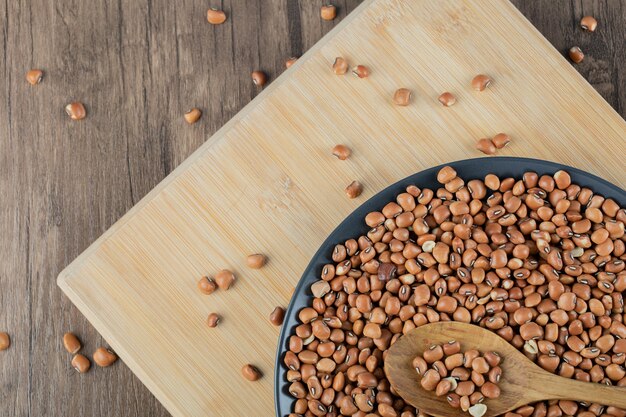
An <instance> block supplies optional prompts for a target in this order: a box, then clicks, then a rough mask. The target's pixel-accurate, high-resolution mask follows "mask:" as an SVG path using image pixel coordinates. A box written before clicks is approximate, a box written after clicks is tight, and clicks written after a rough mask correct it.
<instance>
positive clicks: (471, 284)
mask: <svg viewBox="0 0 626 417" xmlns="http://www.w3.org/2000/svg"><path fill="white" fill-rule="evenodd" d="M437 179H438V181H439V182H440V183H441V184H442V185H441V187H440V188H438V189H436V190H432V189H426V188H425V189H420V188H418V187H417V186H415V185H410V186H408V187H407V188H406V192H403V193H401V194H399V195H398V196H397V197H396V200H395V201H392V202H389V203H388V204H387V205H385V206H384V207H383V208H382V210H381V211H379V212H372V213H369V214H368V215H367V216H366V217H365V222H366V224H367V225H368V226H369V227H370V228H371V229H370V230H369V231H368V232H367V234H365V235H363V236H359V237H357V238H355V239H349V240H347V241H346V242H344V243H340V244H337V245H336V247H335V248H334V250H333V254H332V259H333V263H329V264H327V265H325V266H324V267H323V268H322V271H321V280H319V281H318V282H316V283H314V284H313V285H312V287H311V291H312V293H313V296H314V297H313V298H312V300H311V306H310V307H306V308H304V309H302V310H301V311H300V312H299V320H300V323H301V324H300V325H298V326H297V327H296V329H295V332H294V334H293V335H292V336H291V337H290V339H289V351H288V352H286V354H285V356H284V357H283V361H284V364H285V365H286V367H287V368H288V371H287V372H286V375H285V377H286V378H287V380H288V381H289V382H290V384H291V385H290V387H289V392H290V393H291V395H292V396H293V397H295V399H296V401H295V404H294V407H293V413H292V414H291V417H293V416H298V415H303V416H330V417H335V416H340V415H344V416H357V417H364V416H383V417H393V416H400V417H412V416H416V415H417V416H425V414H424V413H421V412H420V411H419V410H416V409H415V408H413V407H411V406H409V405H408V404H406V403H405V402H404V401H403V400H402V399H401V398H400V397H398V396H397V395H395V393H394V391H393V389H392V388H391V387H390V385H389V382H388V380H387V378H386V377H385V373H384V371H383V363H384V360H385V356H386V351H387V349H388V348H389V347H390V346H391V345H392V344H393V343H394V342H395V341H396V340H397V339H398V338H399V337H400V336H402V334H404V333H407V332H408V331H410V330H412V329H413V328H415V327H418V326H421V325H424V324H426V323H429V322H437V321H448V320H455V321H461V322H465V323H473V324H476V325H480V326H482V327H485V328H487V329H490V330H492V331H494V332H496V333H497V334H499V335H500V336H501V337H503V338H504V339H506V340H507V341H509V342H510V343H511V344H512V345H513V346H515V347H516V348H517V349H519V350H521V351H523V352H524V353H525V354H526V355H527V356H528V357H530V358H531V359H532V360H534V361H535V362H536V363H537V364H539V365H540V366H541V367H542V368H544V369H546V370H548V371H550V372H553V373H557V374H559V375H561V376H564V377H566V378H575V379H578V380H581V381H593V382H597V383H603V384H607V385H619V386H624V385H626V378H625V373H626V372H625V371H624V366H623V365H624V361H625V359H626V325H624V321H625V320H624V319H625V317H624V291H625V290H626V271H625V270H624V259H625V258H626V257H625V256H624V252H625V245H624V241H625V239H626V238H625V237H624V223H625V222H626V211H625V210H624V209H623V208H621V207H619V205H618V204H617V203H616V202H615V201H613V200H611V199H605V198H603V197H602V196H600V195H595V194H594V192H593V190H591V189H588V188H585V187H580V186H578V185H576V184H573V183H572V182H571V179H570V176H569V174H568V173H567V172H564V171H558V172H556V173H555V174H554V175H552V176H550V175H538V174H536V173H534V172H526V173H525V174H524V175H523V177H522V178H521V179H516V178H499V177H498V176H496V175H493V174H489V175H487V176H486V177H485V178H484V179H473V180H471V181H468V182H467V183H466V182H465V181H464V180H463V179H461V178H459V177H458V176H457V174H456V172H455V170H454V169H453V168H451V167H445V168H443V169H442V170H441V171H440V172H439V173H438V176H437ZM562 415H577V416H581V417H593V416H616V417H624V416H626V411H624V410H620V409H617V408H615V407H605V406H603V405H601V404H594V403H576V402H573V401H550V402H538V403H535V404H531V405H528V406H524V407H521V408H519V409H517V410H515V412H511V413H507V417H517V416H521V417H530V416H533V417H544V416H547V417H559V416H562Z"/></svg>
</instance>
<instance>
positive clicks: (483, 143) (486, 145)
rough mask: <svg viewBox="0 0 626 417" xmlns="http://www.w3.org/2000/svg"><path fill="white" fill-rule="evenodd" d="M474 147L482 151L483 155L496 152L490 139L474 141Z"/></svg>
mask: <svg viewBox="0 0 626 417" xmlns="http://www.w3.org/2000/svg"><path fill="white" fill-rule="evenodd" d="M476 149H478V150H479V151H481V152H482V153H484V154H485V155H493V154H494V153H496V146H495V145H494V144H493V142H492V141H491V139H488V138H483V139H480V140H479V141H478V142H476Z"/></svg>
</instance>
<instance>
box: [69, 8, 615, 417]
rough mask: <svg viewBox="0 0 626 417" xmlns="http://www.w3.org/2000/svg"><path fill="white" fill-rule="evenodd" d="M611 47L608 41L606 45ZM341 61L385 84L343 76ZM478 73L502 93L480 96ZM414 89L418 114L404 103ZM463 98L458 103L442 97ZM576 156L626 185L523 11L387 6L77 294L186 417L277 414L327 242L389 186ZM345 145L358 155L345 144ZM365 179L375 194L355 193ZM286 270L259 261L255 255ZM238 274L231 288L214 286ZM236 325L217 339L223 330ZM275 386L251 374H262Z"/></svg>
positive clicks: (608, 136)
mask: <svg viewBox="0 0 626 417" xmlns="http://www.w3.org/2000/svg"><path fill="white" fill-rule="evenodd" d="M589 36H597V35H589ZM336 56H344V57H346V58H347V59H348V60H349V61H350V62H351V63H352V64H364V65H367V66H368V67H370V69H371V76H370V77H369V78H367V79H358V78H356V77H354V76H352V75H345V76H336V75H334V74H333V73H332V71H331V70H330V66H331V63H332V62H333V60H334V58H335V57H336ZM478 73H486V74H489V75H490V76H492V77H493V79H494V84H493V85H492V87H490V88H489V89H488V90H487V91H485V92H482V93H477V92H475V91H472V90H471V89H470V87H469V84H470V80H471V79H472V77H473V76H474V75H476V74H478ZM399 87H406V88H410V89H412V90H413V91H414V96H415V98H414V102H413V103H412V104H411V105H410V106H408V107H402V108H401V107H396V106H394V105H393V104H392V103H391V97H392V94H393V92H394V91H395V90H396V89H397V88H399ZM443 91H450V92H452V93H454V94H455V95H456V96H457V97H458V102H457V104H456V105H455V106H454V107H451V108H445V107H443V106H441V105H440V104H439V103H438V102H437V96H438V95H439V94H440V93H442V92H443ZM498 132H508V133H509V134H510V135H511V136H512V138H513V142H512V144H511V145H510V146H509V147H507V148H506V149H504V150H503V151H501V152H500V155H517V156H529V157H535V158H541V159H549V160H552V161H558V162H562V163H564V164H569V165H573V166H576V167H578V168H581V169H585V170H588V171H589V172H591V173H593V174H596V175H599V176H601V177H604V178H606V179H607V180H609V181H611V182H613V183H615V184H617V185H619V186H621V187H624V186H625V185H626V171H625V170H624V155H626V139H625V138H626V123H625V122H624V120H622V119H621V118H620V117H619V116H618V114H617V113H616V112H615V111H614V110H613V109H612V108H611V107H610V106H609V105H608V104H607V103H606V102H605V101H604V100H603V99H602V98H601V97H600V96H599V95H598V94H597V93H596V92H595V91H594V89H593V88H592V87H591V86H590V85H589V84H588V83H587V82H586V81H585V80H584V79H583V78H582V77H581V76H580V75H579V74H578V73H577V72H576V70H575V69H574V68H572V65H571V64H570V63H569V62H568V61H566V60H565V59H564V58H563V57H562V56H561V54H560V53H559V52H558V51H556V50H554V49H553V48H552V46H551V45H550V44H549V43H548V41H546V40H545V39H544V38H543V37H542V36H541V35H540V34H539V33H538V32H537V31H536V30H535V29H534V28H533V27H532V26H531V25H530V24H529V23H528V21H526V19H525V18H524V17H523V16H522V15H521V14H520V13H519V12H518V11H517V10H516V9H515V8H514V7H513V6H512V5H511V4H510V3H508V1H505V0H481V1H480V2H478V1H470V0H369V1H365V2H364V3H363V4H362V5H361V6H360V7H359V8H358V9H357V10H355V11H354V12H353V13H352V14H351V15H350V16H348V17H347V18H346V19H345V20H344V21H343V22H342V23H341V24H340V25H338V27H337V28H336V29H335V30H333V31H332V32H331V33H329V34H328V35H327V36H326V37H324V38H323V39H322V40H321V41H320V42H319V43H318V44H317V45H316V46H315V47H313V48H312V49H311V50H310V51H309V52H308V53H307V54H306V55H305V56H304V57H302V58H301V59H300V60H298V62H297V64H296V65H294V66H293V67H292V68H291V69H289V70H288V71H286V73H285V74H284V75H283V76H281V77H280V78H278V79H277V80H276V81H274V82H273V83H272V84H271V85H270V86H269V87H267V88H266V90H265V91H264V92H263V93H262V94H260V95H259V96H258V97H257V98H256V99H255V100H254V101H253V102H252V103H250V104H249V105H248V106H247V107H246V108H245V109H243V110H242V111H241V112H240V113H239V114H238V115H237V116H236V117H235V118H233V120H231V121H230V122H229V123H228V124H226V125H225V126H224V127H223V128H222V129H221V130H220V131H219V132H217V133H216V134H215V135H214V136H213V137H212V138H211V139H210V140H208V141H207V142H206V143H205V144H204V145H203V146H202V147H201V148H200V149H198V151H196V152H195V153H194V154H193V155H192V156H191V157H190V158H189V159H187V160H186V161H185V162H184V163H183V164H182V165H181V166H179V167H178V168H177V169H176V170H175V171H174V172H173V173H172V174H171V175H169V176H168V177H167V178H166V179H165V180H164V181H163V182H162V183H161V184H159V186H157V187H156V188H155V189H154V190H153V191H152V192H151V193H149V194H148V195H147V196H146V197H145V198H144V199H143V200H142V201H141V202H140V203H139V204H137V206H135V207H134V208H133V209H132V210H131V211H130V212H129V213H128V214H126V215H125V216H124V217H123V218H122V219H121V220H119V221H118V222H117V223H116V224H115V225H114V226H113V227H112V228H111V229H110V230H109V231H107V232H106V233H105V234H104V235H103V236H102V237H101V238H100V239H98V240H97V241H96V242H95V243H94V244H93V245H92V246H90V247H89V248H88V249H87V250H86V251H85V252H84V253H83V254H82V255H81V256H79V257H78V259H76V260H75V261H74V262H73V263H72V264H71V265H70V266H68V267H67V269H65V270H64V271H63V272H62V273H61V275H60V276H59V279H58V283H59V286H60V287H61V288H62V289H63V291H64V292H65V293H66V294H67V296H68V297H70V299H71V300H72V301H73V302H74V303H75V304H76V306H77V307H78V308H79V309H80V310H81V311H82V312H83V314H85V315H86V316H87V318H88V319H89V320H90V321H91V323H92V324H93V325H94V326H95V327H96V328H97V330H98V331H99V332H100V333H102V335H103V336H104V337H105V338H106V339H107V340H108V341H109V343H110V344H111V345H112V346H113V348H114V349H115V350H116V351H117V352H118V354H119V355H120V356H121V358H122V359H123V360H124V362H125V363H126V364H127V365H128V366H129V367H130V368H131V369H132V370H133V371H134V372H135V373H136V374H137V375H138V376H139V378H140V379H141V380H142V381H143V382H144V383H145V384H146V385H147V386H148V388H149V389H150V390H151V391H152V392H153V393H154V394H155V395H156V396H157V398H158V399H159V400H160V401H161V402H162V403H163V404H164V405H165V407H167V409H168V410H169V411H170V412H171V413H172V414H174V415H176V416H206V415H211V416H271V415H273V413H274V409H273V380H272V370H273V365H274V354H275V350H276V345H277V336H278V329H277V328H276V327H274V326H272V325H271V324H270V323H269V322H268V319H267V316H268V314H269V313H270V312H271V311H272V309H273V308H274V307H275V306H276V305H282V306H286V305H287V303H288V301H289V298H290V296H291V291H292V288H293V287H294V286H295V284H296V282H297V281H298V279H299V277H300V274H301V273H302V272H303V270H304V268H305V266H306V265H307V263H308V262H309V260H310V257H311V256H312V255H313V253H314V252H315V250H316V249H317V247H318V246H319V245H320V244H321V242H322V241H323V240H324V238H325V237H326V236H327V235H328V234H329V232H330V231H331V230H332V229H333V228H334V227H335V226H336V225H337V224H338V223H339V222H340V221H341V220H342V219H343V218H344V217H345V216H347V215H348V214H349V213H350V212H351V211H352V210H354V209H355V208H356V207H357V206H358V205H359V204H361V203H362V202H364V201H365V200H366V199H367V198H368V197H371V196H372V195H374V194H375V193H376V192H377V191H379V190H381V189H382V188H384V187H385V186H386V185H388V184H390V183H392V182H394V181H396V180H398V179H401V178H403V177H405V176H407V175H409V174H412V173H414V172H416V171H420V170H422V169H425V168H427V167H430V166H433V165H437V164H440V163H443V162H446V161H454V160H459V159H465V158H471V157H477V156H480V155H481V154H479V153H478V151H476V150H475V149H474V145H475V142H476V140H477V139H478V138H481V137H485V136H493V135H494V134H496V133H498ZM337 143H345V144H347V145H348V146H350V147H351V148H352V149H353V156H352V157H351V158H350V159H349V160H347V161H339V160H337V159H335V158H334V157H333V156H332V155H331V153H330V149H331V148H332V147H333V146H334V145H335V144H337ZM355 179H356V180H359V181H361V182H362V183H363V184H364V186H365V190H364V193H363V195H362V196H361V197H359V198H357V199H355V200H349V199H347V198H346V196H345V194H344V191H343V190H344V187H345V186H346V185H347V184H348V183H350V182H351V181H352V180H355ZM256 252H262V253H265V254H267V255H268V256H269V258H270V262H269V264H268V265H267V266H266V267H265V268H263V269H261V270H250V269H247V268H246V267H245V257H246V255H247V254H249V253H256ZM221 268H231V269H232V270H234V271H236V273H237V276H238V280H237V283H236V285H235V286H234V287H233V288H232V289H231V290H230V291H227V292H217V293H215V294H213V295H211V296H203V295H201V294H199V292H198V291H197V289H196V282H197V280H198V278H199V277H200V276H202V275H204V274H211V273H214V272H215V271H217V270H219V269H221ZM213 311H216V312H219V313H220V314H221V315H222V316H223V321H222V323H221V324H220V326H219V327H217V328H215V329H209V328H208V327H207V326H206V324H205V318H206V316H207V314H208V313H209V312H213ZM248 362H250V363H253V364H255V365H257V366H258V367H259V368H260V369H261V370H262V371H263V373H264V374H265V377H264V378H263V379H261V380H260V381H258V382H248V381H246V380H244V379H243V378H242V377H241V373H240V369H241V367H242V365H243V364H245V363H248Z"/></svg>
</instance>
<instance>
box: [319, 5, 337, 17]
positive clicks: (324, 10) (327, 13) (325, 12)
mask: <svg viewBox="0 0 626 417" xmlns="http://www.w3.org/2000/svg"><path fill="white" fill-rule="evenodd" d="M320 16H321V18H322V19H323V20H334V19H335V17H337V7H335V6H334V5H332V4H327V5H325V6H322V7H321V8H320Z"/></svg>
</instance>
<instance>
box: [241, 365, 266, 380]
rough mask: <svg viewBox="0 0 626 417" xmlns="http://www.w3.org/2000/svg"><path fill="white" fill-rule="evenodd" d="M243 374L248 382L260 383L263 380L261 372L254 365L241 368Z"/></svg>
mask: <svg viewBox="0 0 626 417" xmlns="http://www.w3.org/2000/svg"><path fill="white" fill-rule="evenodd" d="M241 374H242V375H243V377H244V378H246V379H247V380H248V381H258V380H259V379H261V376H262V375H261V371H259V370H258V368H257V367H256V366H254V365H250V364H246V365H244V366H243V368H241Z"/></svg>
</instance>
